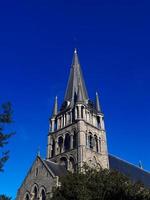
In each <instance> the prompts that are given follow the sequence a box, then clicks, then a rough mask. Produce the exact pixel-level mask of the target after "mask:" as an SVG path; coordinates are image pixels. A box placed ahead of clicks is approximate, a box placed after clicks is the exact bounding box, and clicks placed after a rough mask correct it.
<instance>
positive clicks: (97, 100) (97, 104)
mask: <svg viewBox="0 0 150 200" xmlns="http://www.w3.org/2000/svg"><path fill="white" fill-rule="evenodd" d="M96 110H97V111H98V112H101V107H100V101H99V96H98V92H96Z"/></svg>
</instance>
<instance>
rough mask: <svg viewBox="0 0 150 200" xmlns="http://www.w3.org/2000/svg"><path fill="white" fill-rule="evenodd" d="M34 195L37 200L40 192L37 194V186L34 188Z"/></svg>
mask: <svg viewBox="0 0 150 200" xmlns="http://www.w3.org/2000/svg"><path fill="white" fill-rule="evenodd" d="M33 193H34V198H33V199H34V200H37V193H38V192H37V187H36V186H35V187H34V190H33Z"/></svg>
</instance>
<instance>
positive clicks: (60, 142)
mask: <svg viewBox="0 0 150 200" xmlns="http://www.w3.org/2000/svg"><path fill="white" fill-rule="evenodd" d="M58 146H59V153H62V150H63V137H62V136H60V137H59V138H58Z"/></svg>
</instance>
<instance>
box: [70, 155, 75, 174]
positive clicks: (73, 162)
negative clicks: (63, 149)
mask: <svg viewBox="0 0 150 200" xmlns="http://www.w3.org/2000/svg"><path fill="white" fill-rule="evenodd" d="M69 162H70V163H69V164H70V171H71V172H75V170H76V167H75V161H74V159H73V158H72V157H70V159H69Z"/></svg>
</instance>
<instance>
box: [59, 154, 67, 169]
mask: <svg viewBox="0 0 150 200" xmlns="http://www.w3.org/2000/svg"><path fill="white" fill-rule="evenodd" d="M60 164H61V165H64V166H65V167H66V169H67V168H68V163H67V158H65V157H61V158H60Z"/></svg>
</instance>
